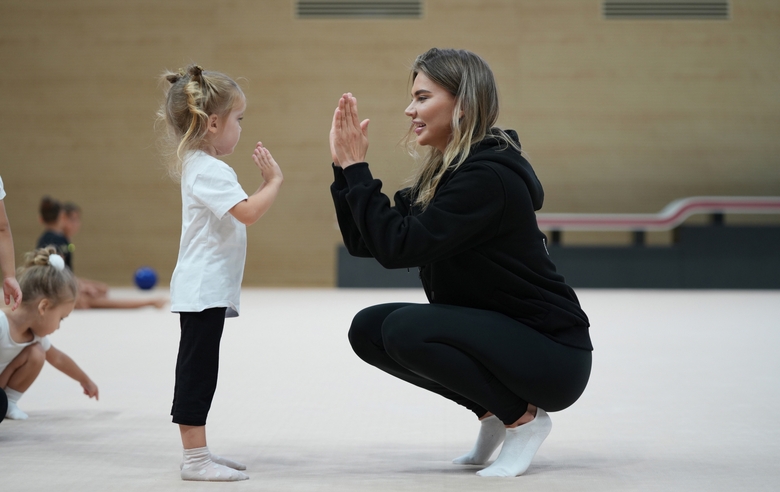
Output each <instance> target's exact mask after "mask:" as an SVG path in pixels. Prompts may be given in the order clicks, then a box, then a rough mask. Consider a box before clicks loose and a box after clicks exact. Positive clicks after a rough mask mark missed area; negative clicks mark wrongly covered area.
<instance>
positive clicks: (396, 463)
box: [0, 289, 780, 492]
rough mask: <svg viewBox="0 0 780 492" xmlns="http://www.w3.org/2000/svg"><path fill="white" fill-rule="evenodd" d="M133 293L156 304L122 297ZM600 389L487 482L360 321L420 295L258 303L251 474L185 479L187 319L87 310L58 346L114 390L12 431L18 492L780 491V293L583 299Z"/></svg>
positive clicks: (242, 348)
mask: <svg viewBox="0 0 780 492" xmlns="http://www.w3.org/2000/svg"><path fill="white" fill-rule="evenodd" d="M113 294H114V295H115V296H117V297H121V296H125V297H126V296H138V295H141V294H140V293H136V292H133V291H131V290H116V291H114V293H113ZM579 295H580V298H581V301H582V304H583V307H584V308H585V310H586V311H587V312H588V314H589V315H590V317H591V321H592V324H593V327H592V332H591V333H592V337H593V342H594V345H595V346H596V351H595V352H594V368H593V374H592V378H591V383H590V385H589V387H588V389H587V390H586V392H585V394H584V395H583V396H582V398H581V399H580V401H578V402H577V403H576V404H575V405H574V406H572V407H571V408H569V409H567V410H565V411H563V412H559V413H555V414H552V415H551V417H552V420H553V430H552V433H551V434H550V437H549V438H548V439H547V441H545V443H544V444H543V446H542V448H541V449H540V451H539V453H538V454H537V456H536V458H535V460H534V462H533V463H532V465H531V467H530V469H529V470H528V472H527V473H526V474H525V475H524V476H522V477H519V478H514V479H484V478H479V477H477V476H476V475H474V472H475V471H476V470H477V469H478V468H475V467H459V466H455V465H452V464H451V463H450V460H451V459H452V458H453V457H455V456H457V455H459V454H461V453H462V452H464V451H466V450H468V449H469V448H470V447H471V445H472V443H473V439H474V437H475V436H476V432H477V423H476V420H475V418H474V416H473V415H471V414H470V413H469V412H468V411H466V410H465V409H462V408H460V407H458V406H457V405H454V404H452V403H450V402H449V401H447V400H444V399H442V398H440V397H438V396H436V395H432V394H428V393H426V392H424V391H422V390H419V389H417V388H414V387H412V386H409V385H407V384H405V383H402V382H400V381H398V380H396V379H394V378H392V377H390V376H387V375H385V374H383V373H381V372H379V371H378V370H376V369H374V368H372V367H370V366H368V365H366V364H364V363H363V362H362V361H360V360H359V359H358V358H357V357H356V356H355V355H354V354H353V353H352V351H351V349H350V347H349V344H348V342H347V339H346V332H347V329H348V326H349V323H350V320H351V318H352V316H353V315H354V313H355V312H357V311H358V310H359V309H361V308H363V307H365V306H368V305H371V304H375V303H381V302H391V301H411V302H418V301H419V302H424V298H423V294H422V293H421V292H418V291H415V290H293V289H290V290H276V289H274V290H270V289H268V290H263V289H257V290H246V291H245V292H244V294H243V297H242V302H243V311H242V316H241V317H240V318H238V319H232V320H228V321H227V323H226V330H225V334H224V337H223V343H222V359H221V373H220V384H219V388H218V389H217V394H216V398H215V401H214V405H213V407H212V411H211V414H210V417H209V424H208V436H209V446H210V448H211V450H212V451H213V452H215V453H217V454H223V455H225V456H230V457H232V458H234V459H237V460H241V461H243V462H245V463H246V464H247V465H248V467H249V468H248V474H249V475H250V477H251V479H250V480H248V481H246V482H241V483H235V484H204V483H192V482H182V481H181V480H180V479H179V476H178V466H179V462H180V457H181V449H180V448H181V445H180V441H179V437H178V432H177V428H176V426H175V425H173V424H171V423H170V417H169V416H168V413H169V410H170V400H171V390H172V386H173V368H174V363H175V356H176V350H177V343H178V318H177V316H175V315H173V314H170V313H168V312H167V311H166V310H161V311H158V310H154V309H152V308H147V309H142V310H136V311H76V312H74V313H73V314H72V315H71V316H70V317H69V318H68V319H66V320H65V321H64V322H63V323H62V328H61V329H60V331H59V332H57V333H55V334H54V335H53V336H52V341H53V344H54V345H55V346H57V347H58V348H60V349H61V350H63V351H64V352H66V353H68V354H69V355H71V356H72V357H73V358H74V359H75V360H76V362H78V363H79V364H80V365H81V366H82V368H83V369H84V370H85V371H86V372H87V373H88V374H90V376H91V377H92V378H93V379H94V380H95V382H96V383H97V384H98V386H99V387H100V401H99V402H95V401H94V400H88V399H87V398H86V397H85V396H83V395H82V394H81V388H80V387H79V385H78V383H76V382H74V381H72V380H70V379H68V378H67V377H66V376H64V375H63V374H61V373H59V372H57V371H56V370H55V369H53V368H52V367H51V366H48V367H45V368H44V370H43V372H42V373H41V376H40V377H39V379H38V381H36V383H35V384H34V385H33V386H32V388H30V390H29V391H28V392H27V394H25V395H24V398H23V399H22V400H21V402H20V407H21V408H22V409H23V410H25V411H26V412H28V413H29V414H30V418H29V420H27V421H9V420H5V421H3V422H2V423H1V424H0V490H1V491H2V492H6V491H8V492H10V491H38V490H40V491H47V492H49V491H69V490H73V491H76V490H77V491H104V490H121V491H136V490H137V491H145V492H152V491H158V490H166V491H167V490H183V489H187V490H203V489H209V488H220V489H222V488H231V489H236V490H238V489H240V490H269V491H310V490H317V491H320V490H321V491H331V490H332V491H399V490H415V491H417V490H420V491H434V490H436V491H438V490H442V491H445V490H446V491H448V492H457V491H467V490H468V491H471V490H498V491H501V490H534V491H554V490H566V491H571V490H578V491H580V490H593V491H596V490H597V491H611V490H615V491H627V490H663V491H670V490H685V491H690V490H702V491H704V490H706V491H719V490H723V491H726V490H728V491H731V490H778V488H779V487H780V485H779V484H780V422H779V420H778V417H779V416H780V412H779V411H778V409H779V408H780V385H779V384H778V383H780V357H778V350H780V292H778V291H766V292H730V291H711V292H710V291H708V292H703V291H605V290H582V291H579Z"/></svg>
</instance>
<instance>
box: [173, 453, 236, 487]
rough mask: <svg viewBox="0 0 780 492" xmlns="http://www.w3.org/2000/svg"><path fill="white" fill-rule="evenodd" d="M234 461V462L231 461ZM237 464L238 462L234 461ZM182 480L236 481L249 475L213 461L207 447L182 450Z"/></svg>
mask: <svg viewBox="0 0 780 492" xmlns="http://www.w3.org/2000/svg"><path fill="white" fill-rule="evenodd" d="M232 463H235V462H232ZM235 464H237V465H239V463H235ZM181 479H182V480H198V481H211V482H236V481H239V480H247V479H249V477H248V476H247V475H246V474H244V473H241V472H240V471H238V470H234V469H233V468H229V467H227V466H225V465H221V464H219V463H215V462H214V461H213V460H212V457H211V453H209V448H208V447H205V446H204V447H202V448H192V449H185V450H184V460H183V461H182V464H181Z"/></svg>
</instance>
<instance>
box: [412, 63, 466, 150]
mask: <svg viewBox="0 0 780 492" xmlns="http://www.w3.org/2000/svg"><path fill="white" fill-rule="evenodd" d="M455 102H456V101H455V96H453V95H452V94H451V93H450V92H449V91H448V90H447V89H444V88H443V87H441V86H440V85H437V84H436V83H435V82H433V81H432V80H431V79H430V78H428V76H427V75H425V74H424V73H422V72H420V73H418V74H417V77H415V79H414V84H413V85H412V102H411V103H410V104H409V107H407V108H406V111H404V113H405V114H406V116H408V117H410V118H411V119H412V131H414V133H415V134H416V135H417V143H418V144H419V145H430V146H431V147H434V148H436V149H438V150H439V151H440V152H442V153H444V149H446V148H447V143H448V142H449V141H450V137H451V136H452V112H453V110H454V109H455Z"/></svg>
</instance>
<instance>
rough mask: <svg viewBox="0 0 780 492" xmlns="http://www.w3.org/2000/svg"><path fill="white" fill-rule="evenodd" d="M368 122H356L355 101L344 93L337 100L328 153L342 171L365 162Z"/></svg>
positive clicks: (350, 95) (348, 94) (349, 94)
mask: <svg viewBox="0 0 780 492" xmlns="http://www.w3.org/2000/svg"><path fill="white" fill-rule="evenodd" d="M368 123H369V120H363V121H362V122H361V121H360V120H358V111H357V99H355V98H354V97H353V96H352V94H351V93H346V94H344V95H343V96H341V99H339V105H338V107H337V108H336V111H334V113H333V125H332V126H331V128H330V153H331V157H332V158H333V163H334V164H335V165H337V166H339V167H341V168H342V169H346V168H347V167H349V166H351V165H352V164H355V163H357V162H364V161H365V160H366V153H367V152H368Z"/></svg>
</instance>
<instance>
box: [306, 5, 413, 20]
mask: <svg viewBox="0 0 780 492" xmlns="http://www.w3.org/2000/svg"><path fill="white" fill-rule="evenodd" d="M296 15H297V16H298V18H299V19H361V18H363V19H419V18H421V17H422V0H396V1H392V0H389V1H387V0H386V1H381V0H340V1H339V0H298V1H297V2H296Z"/></svg>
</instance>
